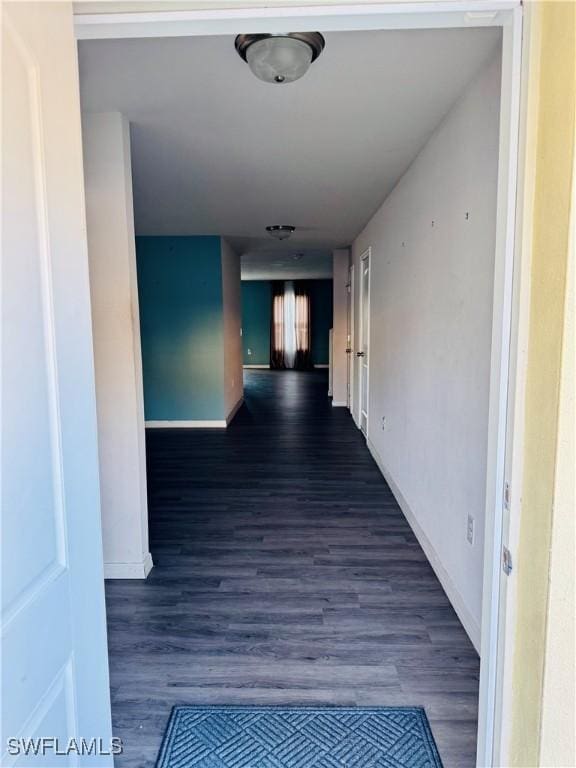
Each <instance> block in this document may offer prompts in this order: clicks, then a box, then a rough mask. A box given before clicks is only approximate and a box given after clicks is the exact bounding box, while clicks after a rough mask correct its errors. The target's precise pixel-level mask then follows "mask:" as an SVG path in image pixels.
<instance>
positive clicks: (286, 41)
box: [234, 32, 325, 85]
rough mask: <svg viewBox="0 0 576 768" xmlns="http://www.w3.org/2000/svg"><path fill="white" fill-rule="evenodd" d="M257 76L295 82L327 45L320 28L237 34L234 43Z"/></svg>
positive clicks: (266, 80) (277, 81) (281, 82)
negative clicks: (275, 33) (316, 30)
mask: <svg viewBox="0 0 576 768" xmlns="http://www.w3.org/2000/svg"><path fill="white" fill-rule="evenodd" d="M234 45H235V46H236V50H237V51H238V53H239V54H240V56H241V57H242V58H243V59H244V61H245V62H247V64H248V66H249V67H250V69H251V70H252V72H253V73H254V74H255V75H256V77H258V78H260V80H264V82H266V83H276V84H277V85H282V84H284V83H293V82H294V80H298V79H299V78H301V77H302V75H305V74H306V72H307V71H308V68H309V67H310V64H312V62H313V61H315V60H316V59H317V58H318V56H320V54H321V53H322V51H323V49H324V45H325V42H324V38H323V37H322V35H321V34H320V32H289V33H288V34H285V35H238V37H237V38H236V41H235V43H234Z"/></svg>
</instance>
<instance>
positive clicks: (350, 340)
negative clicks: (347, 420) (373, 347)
mask: <svg viewBox="0 0 576 768" xmlns="http://www.w3.org/2000/svg"><path fill="white" fill-rule="evenodd" d="M347 320H348V323H347V337H346V354H347V356H348V359H347V361H346V362H347V371H346V375H347V379H348V381H347V388H346V394H347V397H346V405H347V406H348V409H349V410H352V408H353V407H354V357H353V355H352V352H353V345H354V264H351V265H350V269H349V271H348V318H347Z"/></svg>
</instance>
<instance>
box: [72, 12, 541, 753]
mask: <svg viewBox="0 0 576 768" xmlns="http://www.w3.org/2000/svg"><path fill="white" fill-rule="evenodd" d="M273 2H274V0H271V3H273ZM318 2H319V0H318ZM109 5H110V6H114V5H115V4H114V3H110V4H109ZM151 5H152V8H154V4H153V3H151ZM156 7H157V6H156ZM80 11H81V3H79V4H78V8H77V13H76V16H75V32H76V37H77V39H79V40H88V39H112V38H137V37H176V36H177V37H184V36H205V35H236V34H240V33H256V32H269V31H270V28H271V26H273V28H274V31H277V32H288V31H291V32H293V31H303V30H306V29H320V30H321V31H326V32H333V31H360V30H376V29H377V30H391V29H432V28H454V27H460V28H461V27H500V28H501V29H502V81H501V83H502V87H501V103H500V129H499V130H500V143H499V162H498V193H497V196H498V203H497V214H496V251H495V274H494V309H493V318H492V320H493V331H492V355H491V373H490V403H489V427H488V454H487V481H486V528H485V548H484V587H483V589H484V591H483V601H482V602H483V608H482V640H481V668H480V700H479V720H478V752H477V765H478V766H491V765H497V764H499V763H500V750H501V745H500V736H501V733H502V723H503V720H504V715H503V710H502V707H501V706H500V702H501V701H502V696H503V680H504V679H505V678H506V672H507V669H504V662H506V667H508V666H509V663H510V658H509V654H506V655H504V653H503V650H502V648H503V643H502V638H503V633H504V631H505V629H506V624H507V623H508V620H507V616H506V614H505V613H504V611H502V612H500V608H501V595H503V594H504V590H505V582H503V579H502V571H501V552H502V544H503V542H504V541H506V542H507V541H508V526H509V523H510V518H511V511H510V510H505V505H504V500H503V499H504V488H505V487H506V486H507V485H508V483H509V476H508V472H509V471H510V470H507V466H508V464H509V455H510V452H511V447H512V439H513V436H514V435H513V419H512V418H509V393H510V399H511V403H512V404H513V402H514V397H515V393H518V392H521V391H522V388H523V377H524V376H525V369H524V368H523V367H522V366H518V365H517V364H516V362H517V356H518V349H519V346H518V339H519V337H520V338H524V336H525V332H526V329H525V327H524V324H525V323H526V322H527V318H526V317H525V315H526V313H525V312H523V313H522V314H521V315H520V313H519V306H520V294H522V296H525V290H526V289H525V282H526V279H527V278H526V276H524V278H523V280H522V291H520V273H521V272H522V273H525V271H526V270H525V269H524V267H525V266H526V265H525V264H521V262H525V261H526V259H527V258H528V256H527V255H526V254H522V253H521V252H520V238H519V236H518V234H517V233H516V211H517V185H518V158H519V143H518V134H519V128H520V107H521V101H522V104H523V102H524V93H523V83H524V81H525V69H523V67H524V68H526V67H527V58H528V57H524V63H523V59H522V19H523V16H522V6H521V1H520V0H484V1H483V2H482V4H481V5H480V4H479V3H478V2H477V0H463V1H462V0H456V1H454V2H453V1H452V0H439V1H438V0H420V2H412V0H406V1H405V2H390V3H386V2H383V3H380V4H371V3H362V2H354V0H352V1H351V3H350V4H348V5H329V4H327V3H325V4H323V5H320V4H319V5H317V6H306V7H298V6H288V7H286V6H284V7H280V6H278V5H273V4H269V5H268V6H267V7H265V8H262V7H260V8H254V7H252V8H238V7H236V8H218V9H209V10H185V11H158V10H151V11H139V12H130V13H126V12H122V11H120V12H116V13H115V12H114V7H112V8H111V12H108V10H107V12H106V13H86V14H84V13H81V12H80ZM521 97H522V98H521ZM515 262H516V268H515ZM358 282H359V281H358ZM519 320H520V321H521V323H522V327H521V328H519ZM351 392H352V394H353V395H354V398H355V397H356V396H357V393H356V390H355V389H354V387H353V386H352V387H351ZM354 398H353V400H352V403H351V405H352V412H353V413H354V405H355V403H354ZM367 431H368V429H367ZM520 438H521V436H519V439H520ZM512 511H513V512H514V513H515V514H516V515H517V514H518V513H519V510H518V508H517V506H516V502H513V507H512Z"/></svg>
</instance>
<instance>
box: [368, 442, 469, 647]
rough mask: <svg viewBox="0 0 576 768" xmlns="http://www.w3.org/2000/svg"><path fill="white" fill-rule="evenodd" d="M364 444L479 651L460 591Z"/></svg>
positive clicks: (373, 451)
mask: <svg viewBox="0 0 576 768" xmlns="http://www.w3.org/2000/svg"><path fill="white" fill-rule="evenodd" d="M366 445H367V446H368V450H369V451H370V453H371V454H372V457H373V459H374V461H375V462H376V464H377V465H378V469H379V470H380V472H382V474H383V475H384V479H385V480H386V482H387V483H388V485H389V486H390V490H391V491H392V493H393V494H394V497H395V499H396V501H397V502H398V504H399V506H400V509H401V510H402V512H403V513H404V517H405V518H406V520H407V521H408V523H409V525H410V528H412V531H413V532H414V535H415V536H416V538H417V539H418V543H419V544H420V546H421V547H422V549H423V550H424V554H425V555H426V557H427V558H428V562H429V563H430V565H431V566H432V568H433V570H434V573H435V574H436V576H437V577H438V581H439V582H440V584H441V585H442V588H443V589H444V592H446V595H447V597H448V599H449V600H450V602H451V603H452V607H453V608H454V610H455V611H456V613H457V615H458V618H459V619H460V621H461V622H462V626H463V627H464V629H465V630H466V634H467V635H468V637H469V638H470V640H471V641H472V645H473V646H474V648H475V649H476V650H477V651H478V653H480V626H479V624H478V623H477V621H476V619H475V618H474V617H473V616H472V614H471V613H470V611H469V610H468V608H467V607H466V604H465V603H464V600H463V599H462V595H461V594H460V592H459V591H458V588H457V587H456V585H455V584H454V582H453V581H452V578H451V577H450V575H449V573H448V571H447V570H446V569H445V568H444V566H443V565H442V562H441V561H440V558H439V557H438V555H437V553H436V550H435V549H434V547H433V545H432V543H431V542H430V539H429V538H428V537H427V536H426V534H425V533H424V531H423V530H422V528H421V527H420V524H419V523H418V521H417V520H416V517H415V516H414V513H413V512H412V510H411V509H410V505H409V504H408V502H407V501H406V499H405V498H404V495H403V494H402V491H401V490H400V489H399V488H398V486H397V485H396V483H395V482H394V479H393V478H392V477H391V475H390V473H389V472H388V470H387V469H386V467H385V466H384V463H383V462H382V459H381V458H380V454H379V453H378V451H377V450H376V447H375V446H374V444H373V443H372V442H371V441H370V440H367V441H366Z"/></svg>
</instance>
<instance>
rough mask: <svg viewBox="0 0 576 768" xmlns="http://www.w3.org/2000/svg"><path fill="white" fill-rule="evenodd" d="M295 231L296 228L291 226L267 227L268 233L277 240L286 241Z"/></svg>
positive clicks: (274, 225)
mask: <svg viewBox="0 0 576 768" xmlns="http://www.w3.org/2000/svg"><path fill="white" fill-rule="evenodd" d="M295 229H296V227H292V226H290V225H289V224H273V225H272V226H271V227H266V232H268V234H269V235H270V237H273V238H275V239H276V240H286V238H287V237H290V235H291V234H292V232H294V230H295Z"/></svg>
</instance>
